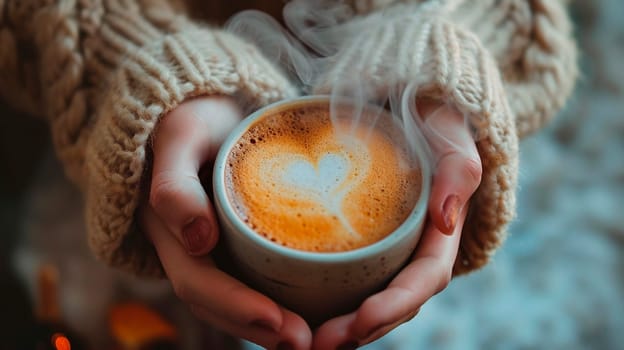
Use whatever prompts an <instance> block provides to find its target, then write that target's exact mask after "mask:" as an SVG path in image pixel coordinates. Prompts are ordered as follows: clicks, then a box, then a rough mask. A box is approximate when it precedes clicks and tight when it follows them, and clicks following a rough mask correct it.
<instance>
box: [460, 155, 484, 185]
mask: <svg viewBox="0 0 624 350" xmlns="http://www.w3.org/2000/svg"><path fill="white" fill-rule="evenodd" d="M463 171H464V173H465V174H466V175H467V176H469V178H470V179H471V180H472V181H474V183H475V184H476V185H478V184H479V183H481V176H482V174H483V167H482V166H481V162H480V161H479V160H476V159H472V158H470V159H467V160H466V161H465V162H464V164H463Z"/></svg>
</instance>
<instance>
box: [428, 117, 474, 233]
mask: <svg viewBox="0 0 624 350" xmlns="http://www.w3.org/2000/svg"><path fill="white" fill-rule="evenodd" d="M423 130H425V132H424V133H425V135H426V137H427V140H428V141H429V144H430V145H431V147H432V150H433V154H434V157H435V169H434V176H433V184H432V189H431V197H430V199H429V215H430V218H431V221H432V222H433V224H434V225H435V226H436V227H437V228H438V229H439V230H440V231H441V232H443V233H445V234H450V233H451V232H452V231H453V229H454V228H455V226H456V225H457V219H458V214H459V212H460V210H461V209H462V208H463V207H464V206H465V205H466V203H468V200H469V199H470V197H471V196H472V194H473V193H474V191H475V190H476V189H477V187H478V186H479V184H480V182H481V172H482V167H481V158H480V157H479V152H478V151H477V147H476V145H475V142H474V139H473V137H472V135H471V133H470V128H469V127H468V126H467V125H466V123H465V121H464V116H463V115H462V114H461V113H460V112H458V111H457V110H456V109H454V108H452V107H449V106H447V105H442V106H441V107H439V108H437V109H435V110H434V111H433V112H431V113H430V114H429V115H427V116H425V123H424V128H423Z"/></svg>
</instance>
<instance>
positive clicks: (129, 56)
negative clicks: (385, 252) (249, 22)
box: [0, 0, 577, 275]
mask: <svg viewBox="0 0 624 350" xmlns="http://www.w3.org/2000/svg"><path fill="white" fill-rule="evenodd" d="M324 1H326V0H324ZM252 3H253V2H251V1H250V6H251V5H253V4H252ZM179 5H180V4H179V1H173V0H141V1H133V0H0V96H1V98H2V100H3V101H4V102H6V103H9V104H11V105H12V106H14V107H15V108H17V109H19V110H21V111H24V112H28V113H30V114H33V115H40V116H43V117H45V118H46V119H47V120H48V121H49V122H50V126H51V131H52V135H53V141H54V146H55V150H56V152H57V154H58V156H59V158H60V159H61V160H62V162H63V163H64V165H65V169H66V173H67V175H68V176H69V177H70V178H71V179H72V180H73V181H75V182H76V183H77V184H78V185H79V186H80V187H81V188H82V190H83V191H84V193H85V198H86V222H87V228H88V235H89V243H90V246H91V248H92V249H93V251H94V253H95V254H96V255H97V256H98V257H99V258H100V259H102V260H103V261H105V262H106V263H108V264H111V265H113V266H116V267H118V268H122V269H126V270H130V271H133V272H134V273H137V274H143V275H158V274H161V273H162V270H161V267H160V263H159V261H158V259H157V257H156V255H155V253H154V250H153V248H152V247H151V245H150V244H149V243H148V242H147V241H146V239H145V238H144V236H143V234H142V233H141V232H140V231H139V230H138V228H137V227H136V223H135V221H134V215H135V211H136V208H137V206H138V204H139V202H140V200H141V195H142V193H141V189H142V181H144V178H145V176H146V174H149V165H150V164H149V137H150V134H151V131H152V130H153V128H154V126H155V125H156V124H157V122H158V120H159V118H160V117H161V116H162V115H164V114H166V113H167V112H168V111H170V110H172V109H173V108H175V107H176V106H177V105H178V104H179V103H181V102H182V101H184V100H185V99H188V98H190V97H193V96H198V95H210V94H227V95H233V96H236V97H238V98H240V99H241V100H244V101H246V102H247V103H250V104H251V105H252V106H261V105H264V104H267V103H269V102H272V101H275V100H279V99H282V98H285V97H288V96H293V95H295V94H296V91H295V89H294V88H293V87H292V86H291V85H290V83H289V82H288V81H287V80H286V79H285V78H284V77H283V75H282V74H281V72H279V71H278V70H277V69H276V68H275V67H274V66H273V65H272V64H271V63H270V62H268V61H267V60H266V59H265V58H263V57H262V56H261V55H260V54H259V53H258V50H257V49H256V48H255V47H253V46H250V45H249V44H247V43H245V42H243V41H242V40H241V39H239V38H237V37H234V36H232V35H230V34H227V33H224V32H221V31H219V30H215V29H211V28H207V27H205V26H201V25H198V24H196V23H193V22H191V21H190V20H189V19H188V17H186V15H184V13H183V12H180V11H181V10H180V9H181V8H182V7H181V6H179ZM343 5H345V6H350V8H351V9H352V10H351V11H346V12H345V14H347V16H346V18H344V21H345V23H344V25H345V26H347V27H349V28H351V29H352V30H351V32H352V33H353V35H352V36H350V37H347V38H345V41H344V42H343V44H342V48H341V50H340V52H339V55H338V56H337V57H336V60H335V62H334V64H333V65H332V66H331V67H330V68H329V70H328V71H327V72H326V74H324V75H323V77H322V78H321V79H320V80H319V81H318V85H317V91H328V90H329V89H331V86H332V85H334V83H335V82H336V79H339V78H340V77H345V76H354V75H357V76H361V77H364V78H365V79H366V83H367V84H372V86H373V87H374V88H375V89H376V91H378V92H379V93H380V94H383V93H385V92H386V91H387V89H389V88H391V87H393V86H390V85H391V84H392V85H394V84H399V85H401V84H403V85H404V84H408V83H410V82H413V81H418V82H420V83H421V84H420V91H421V92H422V93H423V94H427V95H434V96H436V97H442V98H444V99H446V100H448V101H450V102H452V103H454V104H455V105H456V106H457V107H458V108H459V109H460V110H462V111H463V112H465V113H466V114H467V115H469V116H470V120H471V122H472V124H473V126H474V127H475V129H476V130H477V131H478V136H479V139H478V149H479V151H480V154H481V157H482V160H483V165H484V175H483V182H482V184H481V186H480V188H479V189H478V191H477V193H476V195H475V197H474V198H473V200H472V203H471V209H472V210H471V213H470V217H469V220H468V222H467V224H466V225H465V230H464V233H463V236H462V243H461V248H460V253H459V257H458V259H457V262H456V265H455V273H457V274H458V273H463V272H467V271H470V270H472V269H475V268H478V267H480V266H482V265H483V264H485V263H486V262H487V261H488V259H489V258H490V256H491V255H492V253H493V251H494V250H495V248H496V247H498V246H499V245H500V243H501V242H502V240H503V239H504V237H505V232H506V226H507V224H508V223H509V221H510V220H511V219H512V218H513V216H514V212H515V209H514V205H515V203H514V202H515V189H516V178H517V171H518V164H517V162H518V137H522V136H524V135H526V134H528V133H530V132H532V131H534V130H536V129H537V128H539V127H540V126H541V125H542V124H543V123H544V122H545V121H547V120H548V119H549V118H551V117H552V116H553V115H554V114H555V113H556V111H557V110H558V109H560V108H561V106H562V105H563V103H564V101H565V99H566V98H567V97H568V96H569V94H570V91H571V89H572V87H573V84H574V81H575V78H576V74H577V72H576V50H575V46H574V43H573V41H572V39H571V26H570V23H569V21H568V19H567V17H566V14H565V11H564V9H563V6H562V5H561V2H560V1H557V0H479V1H461V0H428V1H426V0H411V1H409V0H405V1H399V0H349V1H345V2H343ZM388 58H392V60H389V59H388ZM389 62H394V63H396V64H392V65H389V64H388V63H389Z"/></svg>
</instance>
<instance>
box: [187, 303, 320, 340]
mask: <svg viewBox="0 0 624 350" xmlns="http://www.w3.org/2000/svg"><path fill="white" fill-rule="evenodd" d="M191 311H192V312H193V314H195V316H197V318H199V319H201V320H203V321H206V322H208V323H209V324H211V325H213V326H214V327H216V328H218V329H220V330H222V331H224V332H226V333H228V334H230V335H233V336H235V337H239V338H243V339H245V340H248V341H250V342H253V343H255V344H258V345H260V346H262V347H263V348H267V349H278V350H279V349H309V348H310V344H311V342H312V333H311V331H310V329H309V328H308V326H307V324H306V323H305V321H304V320H303V319H302V318H301V317H299V316H297V315H296V314H294V313H292V312H290V311H288V310H286V309H283V308H282V309H281V311H282V316H283V319H284V323H283V326H282V329H280V331H279V332H275V331H273V330H272V329H270V328H267V327H266V326H264V325H261V324H259V325H241V324H238V323H235V322H231V321H229V320H228V319H224V318H222V317H220V316H218V315H215V314H214V313H213V312H212V311H211V310H209V309H206V308H204V307H202V306H198V305H191Z"/></svg>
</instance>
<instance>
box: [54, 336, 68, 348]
mask: <svg viewBox="0 0 624 350" xmlns="http://www.w3.org/2000/svg"><path fill="white" fill-rule="evenodd" d="M52 345H53V346H54V349H56V350H71V343H70V342H69V339H67V337H66V336H65V335H64V334H62V333H54V334H53V335H52Z"/></svg>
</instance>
